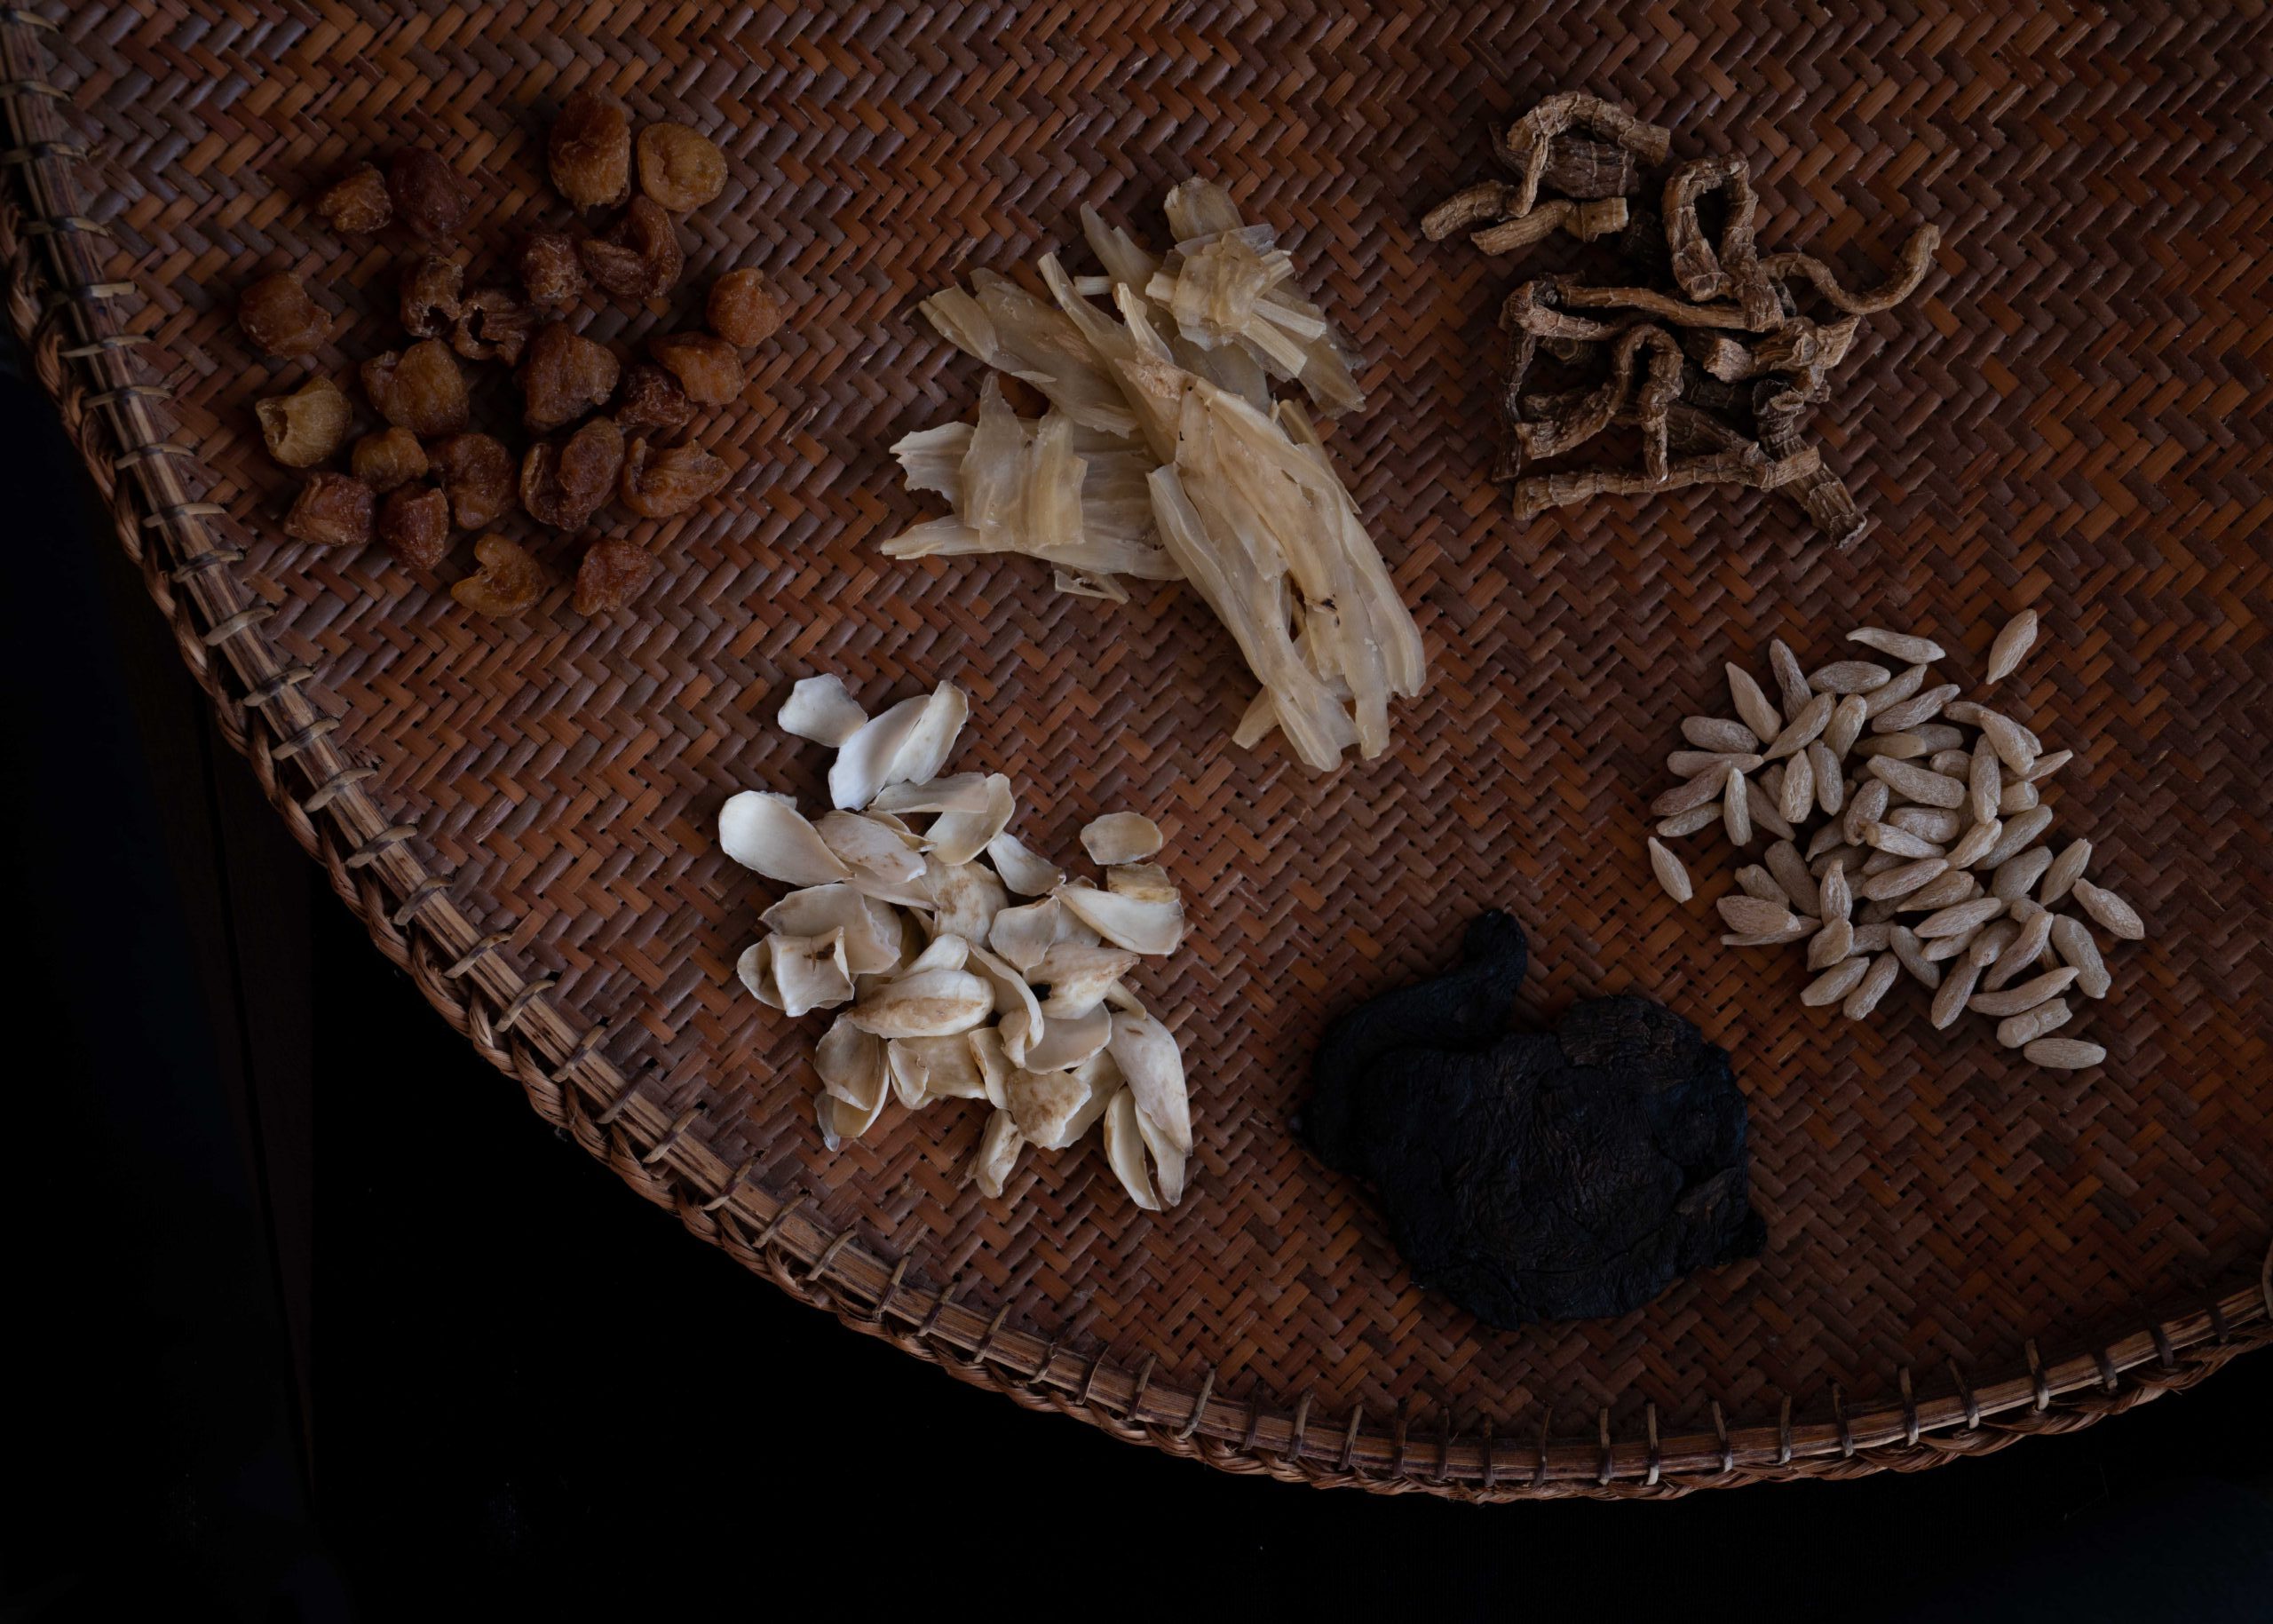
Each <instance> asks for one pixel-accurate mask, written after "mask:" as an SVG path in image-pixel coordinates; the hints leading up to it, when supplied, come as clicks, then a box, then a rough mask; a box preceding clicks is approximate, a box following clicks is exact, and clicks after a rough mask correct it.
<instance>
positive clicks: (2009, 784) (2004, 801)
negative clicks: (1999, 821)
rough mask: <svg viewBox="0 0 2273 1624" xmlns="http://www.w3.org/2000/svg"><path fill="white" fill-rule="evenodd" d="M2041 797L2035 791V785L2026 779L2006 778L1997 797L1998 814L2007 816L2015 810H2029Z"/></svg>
mask: <svg viewBox="0 0 2273 1624" xmlns="http://www.w3.org/2000/svg"><path fill="white" fill-rule="evenodd" d="M2043 798H2044V797H2043V796H2040V795H2039V794H2038V793H2037V789H2036V786H2035V785H2034V784H2032V783H2031V782H2030V781H2029V780H2027V779H2024V778H2022V779H2011V778H2008V779H2007V780H2005V788H2004V791H2003V793H2001V794H2000V795H1999V796H1998V797H1997V811H1998V812H1999V814H2000V816H2003V817H2008V818H2009V817H2011V816H2012V815H2013V814H2014V813H2015V812H2027V811H2029V810H2030V809H2031V807H2034V806H2035V805H2037V804H2038V803H2039V802H2040V801H2042V800H2043Z"/></svg>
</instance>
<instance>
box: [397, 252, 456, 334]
mask: <svg viewBox="0 0 2273 1624" xmlns="http://www.w3.org/2000/svg"><path fill="white" fill-rule="evenodd" d="M464 284H465V267H464V266H463V265H460V264H459V263H458V262H457V261H456V260H455V259H450V258H447V257H444V256H443V255H440V254H426V255H423V256H421V257H419V258H418V259H416V260H415V261H414V262H412V264H411V265H410V267H409V268H408V270H406V271H404V272H403V273H402V330H403V331H405V332H406V333H408V334H409V335H410V336H411V337H414V338H440V337H443V336H444V335H446V334H447V333H448V332H449V330H450V329H451V328H453V327H455V326H456V325H457V319H458V311H459V309H460V308H461V304H462V297H463V295H462V289H463V287H464Z"/></svg>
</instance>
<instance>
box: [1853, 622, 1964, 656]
mask: <svg viewBox="0 0 2273 1624" xmlns="http://www.w3.org/2000/svg"><path fill="white" fill-rule="evenodd" d="M1847 640H1848V641H1849V643H1860V644H1862V645H1863V646H1865V647H1866V648H1875V649H1877V650H1878V651H1879V653H1881V654H1892V655H1893V656H1894V657H1895V658H1896V659H1897V660H1899V661H1902V662H1903V663H1904V664H1905V665H1931V664H1932V663H1933V662H1934V661H1936V660H1939V659H1941V658H1942V654H1943V650H1942V646H1941V645H1940V644H1938V643H1936V642H1935V641H1934V640H1933V639H1932V638H1913V637H1911V636H1909V635H1908V634H1907V633H1905V632H1900V631H1885V630H1881V629H1880V628H1878V627H1876V626H1865V627H1864V628H1863V629H1862V630H1860V631H1850V632H1849V633H1848V634H1847Z"/></svg>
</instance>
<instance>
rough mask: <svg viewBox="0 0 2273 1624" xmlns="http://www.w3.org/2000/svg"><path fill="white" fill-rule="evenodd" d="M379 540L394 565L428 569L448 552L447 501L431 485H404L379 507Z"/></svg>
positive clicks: (448, 509)
mask: <svg viewBox="0 0 2273 1624" xmlns="http://www.w3.org/2000/svg"><path fill="white" fill-rule="evenodd" d="M379 539H380V540H381V541H383V542H384V543H386V547H387V551H389V552H391V553H392V554H393V555H394V556H395V559H396V561H397V562H398V563H401V564H407V565H408V566H410V567H411V568H412V569H432V568H433V567H434V566H436V565H437V564H440V562H441V561H442V559H443V558H444V556H445V555H447V553H448V552H449V551H450V499H449V498H448V497H447V496H445V495H442V493H441V492H440V491H438V490H436V489H435V488H434V487H432V486H431V485H406V486H404V487H402V488H401V489H400V490H397V491H395V492H393V493H392V494H391V495H389V496H388V497H387V499H386V500H385V501H384V502H383V503H380V504H379Z"/></svg>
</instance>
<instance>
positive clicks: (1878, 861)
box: [1855, 852, 1910, 880]
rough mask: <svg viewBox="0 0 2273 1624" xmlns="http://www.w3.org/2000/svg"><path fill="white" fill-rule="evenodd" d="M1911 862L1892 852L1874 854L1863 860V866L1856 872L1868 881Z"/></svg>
mask: <svg viewBox="0 0 2273 1624" xmlns="http://www.w3.org/2000/svg"><path fill="white" fill-rule="evenodd" d="M1908 861H1910V859H1908V858H1905V857H1897V856H1896V855H1895V854H1894V853H1893V852H1872V853H1871V854H1870V855H1869V856H1868V857H1866V858H1865V859H1864V860H1863V866H1862V867H1860V868H1857V870H1856V871H1855V872H1856V873H1857V874H1858V875H1862V876H1863V878H1865V879H1866V880H1867V879H1869V878H1871V877H1872V876H1873V875H1881V874H1884V873H1885V872H1886V871H1887V870H1888V869H1889V868H1899V867H1902V866H1903V864H1905V863H1906V862H1908Z"/></svg>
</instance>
